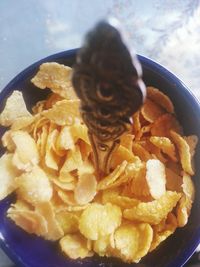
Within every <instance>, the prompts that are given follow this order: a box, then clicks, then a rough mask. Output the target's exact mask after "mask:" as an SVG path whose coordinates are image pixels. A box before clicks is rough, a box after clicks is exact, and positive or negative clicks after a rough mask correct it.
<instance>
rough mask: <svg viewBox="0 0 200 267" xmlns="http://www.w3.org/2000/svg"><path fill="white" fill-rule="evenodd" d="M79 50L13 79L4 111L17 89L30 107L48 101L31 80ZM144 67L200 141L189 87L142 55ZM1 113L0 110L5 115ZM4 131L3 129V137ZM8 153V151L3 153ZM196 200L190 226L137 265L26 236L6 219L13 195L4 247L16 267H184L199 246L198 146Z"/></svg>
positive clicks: (199, 112) (0, 208)
mask: <svg viewBox="0 0 200 267" xmlns="http://www.w3.org/2000/svg"><path fill="white" fill-rule="evenodd" d="M76 51H77V50H70V51H66V52H62V53H59V54H56V55H53V56H50V57H48V58H45V59H43V60H41V61H39V62H37V63H35V64H33V65H31V66H30V67H29V68H27V69H26V70H25V71H23V72H22V73H20V74H19V75H18V76H17V77H16V78H14V79H13V80H12V81H11V82H10V83H9V84H8V85H7V86H6V88H5V89H4V90H3V91H2V92H1V94H0V107H1V109H2V108H3V106H4V102H5V99H6V98H7V96H8V95H9V94H10V93H11V92H12V91H13V90H15V89H17V90H21V91H23V95H24V98H25V101H26V103H27V107H28V108H29V109H30V110H31V107H32V106H33V105H34V104H35V103H36V102H37V101H38V100H41V99H44V98H45V97H46V96H47V94H48V93H49V92H48V91H45V90H44V91H43V90H39V89H38V90H37V89H36V88H35V87H34V86H33V85H32V84H31V82H30V79H31V78H32V77H33V76H34V74H35V73H36V72H37V70H38V67H39V65H40V64H41V63H42V62H48V61H49V62H51V61H56V62H58V63H62V64H65V65H68V66H72V65H73V63H74V60H75V56H76ZM139 59H140V61H141V63H142V66H143V73H144V81H145V83H146V84H147V85H151V86H155V87H157V88H159V89H160V90H162V91H163V92H164V93H166V94H167V95H168V96H169V97H170V98H171V99H172V101H173V103H174V105H175V108H176V113H177V116H178V119H179V120H180V122H181V124H182V125H183V127H184V131H185V134H196V135H197V136H198V137H199V139H200V108H199V104H198V102H197V100H196V99H195V98H194V97H193V96H192V94H191V93H190V92H189V91H188V90H187V88H186V87H185V85H184V84H182V82H181V81H180V80H178V79H177V78H176V77H175V76H174V75H173V74H171V73H170V72H168V71H167V70H166V69H164V68H163V67H161V66H160V65H158V64H156V63H155V62H153V61H151V60H149V59H147V58H144V57H141V56H139ZM0 111H1V110H0ZM4 131H5V129H4V128H1V129H0V134H1V135H2V134H3V132H4ZM1 153H3V150H1ZM195 162H196V176H195V177H194V182H195V187H196V199H195V203H194V205H193V209H192V214H191V216H190V219H189V222H188V224H187V226H186V227H184V228H182V229H178V230H177V231H176V232H175V234H174V235H172V236H171V237H169V238H168V239H167V240H166V241H165V242H163V244H161V245H160V246H159V248H158V249H156V250H155V251H154V252H152V253H150V254H149V255H148V256H146V257H145V258H144V259H143V260H142V261H141V262H140V263H138V264H131V265H129V264H124V263H122V262H121V261H118V260H116V259H110V258H99V257H93V258H88V259H84V260H81V261H73V260H68V259H66V257H64V256H63V255H62V254H61V253H60V250H59V247H58V244H57V243H53V242H49V241H45V240H43V239H41V238H39V237H36V236H34V235H29V234H27V233H25V232H24V231H23V230H21V229H20V228H18V227H16V226H15V225H14V223H13V222H11V221H10V220H8V219H7V218H6V210H7V209H8V207H9V205H10V203H11V202H12V201H14V196H13V195H11V196H9V197H7V198H6V199H5V200H3V201H1V202H0V245H1V246H2V248H3V249H4V251H5V252H6V253H7V254H8V256H9V257H10V258H11V259H13V260H14V262H15V263H16V264H18V265H19V266H22V267H44V266H45V267H69V266H70V267H78V266H84V267H89V266H91V267H95V266H99V267H104V266H105V267H108V266H109V267H112V266H113V267H114V266H115V267H117V266H118V267H126V266H127V267H128V266H133V267H179V266H182V265H183V264H184V263H185V261H186V260H187V259H188V258H189V257H190V256H191V255H192V254H193V252H194V251H195V248H196V247H197V245H198V243H199V241H200V215H199V210H200V185H199V183H198V176H199V174H200V166H199V164H198V162H200V150H199V145H198V148H197V153H196V156H195Z"/></svg>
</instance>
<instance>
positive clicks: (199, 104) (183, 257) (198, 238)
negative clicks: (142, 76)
mask: <svg viewBox="0 0 200 267" xmlns="http://www.w3.org/2000/svg"><path fill="white" fill-rule="evenodd" d="M78 49H79V48H74V49H70V50H66V51H62V52H58V53H54V54H52V55H49V56H47V57H44V58H42V59H40V60H38V61H36V62H34V63H33V64H31V65H29V66H28V67H27V68H25V69H24V70H22V71H21V72H19V73H18V74H17V75H16V76H15V77H14V78H13V79H12V80H11V81H10V82H9V83H8V84H7V85H6V86H5V87H4V88H3V89H2V91H1V92H0V99H4V98H5V97H6V96H7V95H8V94H9V93H11V92H12V91H13V85H14V84H15V83H16V82H18V81H20V80H23V79H24V78H25V77H26V76H27V74H28V73H30V72H31V71H32V70H34V69H35V68H37V67H39V65H40V64H42V63H44V62H52V61H58V60H59V59H63V58H64V57H71V56H75V55H76V53H77V51H78ZM137 56H138V59H139V61H140V62H141V63H142V65H144V66H145V67H146V68H149V69H151V71H152V69H153V71H155V72H157V73H158V72H159V73H160V74H162V76H164V77H165V79H166V80H170V81H172V82H173V84H175V85H176V86H177V87H181V90H183V91H184V94H185V95H186V97H187V98H188V99H189V101H192V103H193V108H194V110H195V112H198V113H199V114H200V101H199V100H198V98H197V97H196V96H195V95H194V94H193V92H191V90H190V89H189V88H188V87H187V86H186V85H185V84H184V83H183V82H182V81H181V80H180V79H179V78H178V77H177V76H176V75H174V74H173V73H172V72H171V71H169V70H167V69H166V68H165V67H164V66H162V65H161V64H159V63H157V62H156V61H154V60H152V59H150V58H148V57H145V56H142V55H137ZM199 244H200V229H198V231H197V234H196V235H195V238H194V239H192V240H191V241H190V243H189V244H188V246H187V247H186V248H185V249H184V250H182V251H181V253H180V255H179V256H178V257H176V259H175V261H174V262H173V263H172V262H170V263H169V264H167V265H166V267H178V266H179V267H181V266H183V265H184V264H185V263H186V262H187V261H188V260H189V258H190V257H191V256H192V255H193V253H194V252H195V250H196V248H197V246H198V245H199ZM0 247H1V249H2V250H3V251H4V252H5V253H6V255H7V256H8V257H9V258H10V259H11V260H12V261H13V262H14V263H15V264H18V265H20V266H21V267H29V266H27V264H26V263H25V262H23V259H20V258H19V257H18V255H17V254H16V253H15V252H13V251H12V250H11V249H9V246H8V245H7V244H6V242H5V240H4V238H3V237H2V236H1V233H0Z"/></svg>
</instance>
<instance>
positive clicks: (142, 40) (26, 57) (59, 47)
mask: <svg viewBox="0 0 200 267" xmlns="http://www.w3.org/2000/svg"><path fill="white" fill-rule="evenodd" d="M109 17H115V18H117V19H118V20H119V21H120V22H121V24H122V26H123V28H124V30H125V32H126V34H127V36H128V38H129V43H130V45H131V46H133V47H134V48H135V51H136V52H137V53H138V54H141V55H144V56H146V57H149V58H151V59H153V60H155V61H157V62H158V63H160V64H162V65H164V66H165V67H166V68H168V69H169V70H171V71H172V72H173V73H175V74H176V75H177V76H178V77H179V78H180V79H181V80H182V81H183V82H184V83H185V84H186V85H187V86H188V87H189V88H190V89H191V90H192V91H193V93H194V94H195V95H196V96H197V97H198V98H199V99H200V90H199V84H200V63H199V62H200V0H148V1H146V0H93V1H92V0H84V1H83V0H71V1H70V0H17V1H16V0H0V91H1V90H2V89H3V88H4V87H5V85H6V84H7V83H8V82H9V81H10V80H11V79H12V78H13V77H14V76H15V75H17V74H18V73H19V72H20V71H22V70H23V69H24V68H26V67H27V66H28V65H30V64H32V63H33V62H35V61H37V60H39V59H41V58H44V57H46V56H48V55H50V54H53V53H57V52H60V51H64V50H67V49H72V48H77V47H80V46H81V44H82V40H83V36H84V35H85V33H86V32H87V31H88V30H89V29H90V28H91V27H93V25H94V24H95V23H96V22H97V21H99V20H100V19H104V18H109ZM197 261H198V254H196V255H195V257H193V259H192V260H191V263H190V264H189V263H188V265H187V266H200V264H198V263H197ZM11 266H13V265H12V263H11V261H9V260H8V258H7V257H6V256H5V255H4V254H3V252H1V250H0V267H11Z"/></svg>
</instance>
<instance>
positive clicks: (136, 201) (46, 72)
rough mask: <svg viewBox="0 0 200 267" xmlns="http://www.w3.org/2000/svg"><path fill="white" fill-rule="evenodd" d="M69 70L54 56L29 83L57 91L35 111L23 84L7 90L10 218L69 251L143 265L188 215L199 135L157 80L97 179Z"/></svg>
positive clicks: (4, 171)
mask: <svg viewBox="0 0 200 267" xmlns="http://www.w3.org/2000/svg"><path fill="white" fill-rule="evenodd" d="M71 73H72V69H71V68H70V67H68V66H64V65H61V64H58V63H55V62H50V63H44V64H42V65H41V66H40V69H39V70H38V72H37V74H36V75H35V76H34V77H33V78H32V79H31V81H32V83H33V84H34V85H35V86H36V87H38V88H40V89H44V90H46V89H50V94H49V95H48V97H47V99H45V100H42V101H38V102H37V103H36V104H35V105H34V107H31V108H32V114H31V113H30V112H29V111H28V110H27V108H26V104H25V102H24V99H23V95H22V93H21V92H20V91H14V92H13V93H12V94H11V95H10V97H8V99H7V102H6V105H5V108H4V110H3V111H2V113H1V114H0V124H1V125H2V126H6V127H9V129H7V131H6V132H5V133H4V134H3V136H2V145H3V146H4V149H5V150H6V152H5V154H3V155H2V156H1V158H0V200H2V199H4V198H5V197H6V196H7V195H9V194H10V193H13V192H15V195H16V202H15V203H12V204H11V206H10V207H9V209H8V211H7V217H8V218H10V219H11V220H12V221H14V222H15V224H16V225H17V226H19V227H21V228H22V229H23V230H24V231H26V232H27V233H30V234H35V235H37V236H40V237H42V238H44V239H46V240H51V241H54V242H59V245H60V249H61V251H62V253H63V254H65V255H66V256H67V257H69V258H71V259H74V260H76V259H83V258H86V257H91V256H93V255H94V253H96V254H98V255H99V256H102V257H104V256H106V257H116V258H119V259H121V260H122V261H124V262H127V263H138V262H139V261H140V259H142V258H143V257H144V256H145V255H146V254H148V253H150V252H151V251H152V250H154V249H156V248H157V247H159V245H160V244H161V243H162V242H163V241H164V240H165V239H166V238H168V236H170V235H172V234H173V233H174V232H175V231H176V229H177V228H178V227H184V226H185V225H186V224H187V222H188V219H189V216H190V212H191V208H192V205H193V202H194V198H195V187H194V183H193V179H192V175H194V174H195V166H194V155H195V149H196V146H197V143H198V138H197V136H196V135H194V134H192V135H189V136H184V135H183V130H182V127H181V125H180V123H179V121H178V120H177V118H176V114H175V112H174V106H173V103H172V101H171V100H170V98H169V97H168V96H167V95H165V94H164V93H163V92H161V91H160V90H159V89H157V88H154V87H152V86H150V87H148V88H147V99H146V102H145V103H144V104H143V106H142V107H141V108H140V110H138V111H137V112H136V113H135V114H133V116H132V119H133V125H132V129H130V130H129V132H126V133H124V134H123V135H122V136H121V138H120V145H119V146H118V147H117V149H116V150H115V151H114V153H113V154H112V158H111V164H110V172H109V173H108V174H107V175H105V176H104V177H101V179H100V178H99V177H97V176H96V172H95V167H94V155H93V152H92V146H91V144H90V139H89V136H88V129H87V126H86V125H85V124H84V123H83V120H82V118H81V114H80V111H79V106H80V100H79V99H78V97H77V96H76V94H75V91H74V89H73V86H72V82H71ZM36 90H37V89H36Z"/></svg>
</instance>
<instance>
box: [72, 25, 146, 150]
mask: <svg viewBox="0 0 200 267" xmlns="http://www.w3.org/2000/svg"><path fill="white" fill-rule="evenodd" d="M134 62H136V60H133V58H132V57H131V55H130V53H129V51H128V49H127V47H126V46H125V44H124V43H123V41H122V38H121V36H120V33H119V32H118V30H117V29H116V28H114V27H113V26H111V25H110V24H108V23H107V22H100V23H99V24H97V26H96V27H95V28H94V29H93V30H92V31H90V32H89V33H88V34H87V36H86V39H85V43H84V45H83V47H82V48H81V49H80V50H79V52H78V55H77V60H76V64H75V65H74V67H73V77H72V82H73V86H74V88H75V91H76V93H77V95H78V97H79V98H80V99H81V112H82V116H83V120H84V122H85V124H86V125H87V127H88V129H89V132H90V134H92V135H94V136H95V140H98V141H99V143H100V144H101V147H103V144H104V143H106V142H111V141H113V140H116V139H118V138H119V137H120V136H121V135H122V134H123V133H124V132H125V131H126V130H127V126H128V124H130V122H131V120H130V117H131V116H132V114H133V113H134V112H136V111H137V110H138V109H139V107H140V106H141V104H142V103H143V99H144V91H145V89H144V88H145V86H144V84H143V82H142V80H141V73H140V71H139V69H138V67H137V66H136V65H135V64H134ZM137 64H138V62H137ZM117 143H119V142H117Z"/></svg>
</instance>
